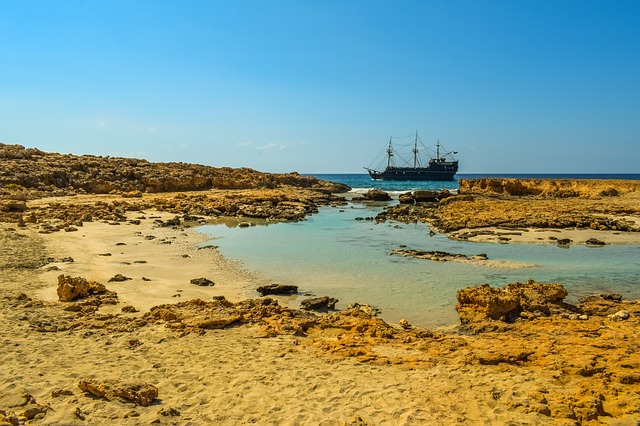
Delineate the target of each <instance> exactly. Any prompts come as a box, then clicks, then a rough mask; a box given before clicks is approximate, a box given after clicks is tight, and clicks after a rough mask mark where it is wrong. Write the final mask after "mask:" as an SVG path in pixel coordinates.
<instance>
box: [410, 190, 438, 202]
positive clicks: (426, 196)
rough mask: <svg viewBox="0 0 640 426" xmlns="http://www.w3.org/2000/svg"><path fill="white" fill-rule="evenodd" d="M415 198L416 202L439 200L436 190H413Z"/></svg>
mask: <svg viewBox="0 0 640 426" xmlns="http://www.w3.org/2000/svg"><path fill="white" fill-rule="evenodd" d="M413 199H414V200H415V201H416V203H435V202H437V201H439V199H438V193H437V192H435V191H413Z"/></svg>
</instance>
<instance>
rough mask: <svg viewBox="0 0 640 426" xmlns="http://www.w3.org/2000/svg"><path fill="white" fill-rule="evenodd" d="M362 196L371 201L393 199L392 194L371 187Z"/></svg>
mask: <svg viewBox="0 0 640 426" xmlns="http://www.w3.org/2000/svg"><path fill="white" fill-rule="evenodd" d="M362 197H363V198H364V199H366V200H371V201H389V200H391V196H390V195H389V194H388V193H386V192H384V191H381V190H379V189H370V190H369V191H367V192H366V193H364V194H363V195H362Z"/></svg>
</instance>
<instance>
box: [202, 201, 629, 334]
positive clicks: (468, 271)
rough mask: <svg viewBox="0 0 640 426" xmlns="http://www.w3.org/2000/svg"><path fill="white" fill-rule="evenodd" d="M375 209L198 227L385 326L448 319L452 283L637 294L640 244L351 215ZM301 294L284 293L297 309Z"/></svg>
mask: <svg viewBox="0 0 640 426" xmlns="http://www.w3.org/2000/svg"><path fill="white" fill-rule="evenodd" d="M381 210H382V205H378V206H365V205H362V204H360V203H353V204H350V205H348V206H345V207H341V208H335V207H325V208H321V209H320V212H319V213H318V214H316V215H314V216H311V217H309V218H308V220H306V221H304V222H298V223H279V224H272V225H269V226H253V227H249V228H237V227H227V226H224V225H207V226H203V227H200V228H199V230H200V231H201V232H204V233H206V234H208V235H211V236H212V238H216V240H215V242H214V244H216V245H218V246H219V247H220V251H221V253H222V254H223V255H225V256H226V257H228V258H231V259H237V260H241V261H243V262H244V264H245V266H246V267H247V268H249V269H251V270H255V271H257V272H259V273H261V274H262V275H263V276H265V277H266V278H268V279H270V280H272V282H274V283H281V284H294V285H297V286H299V290H300V291H301V292H306V293H309V294H314V295H316V296H324V295H328V296H332V297H336V298H337V299H339V301H340V302H339V303H338V305H337V308H344V307H345V306H346V305H347V304H349V303H353V302H359V303H368V304H371V305H374V306H376V307H378V308H380V309H381V310H382V315H381V317H382V318H383V319H385V320H387V321H390V322H393V323H397V322H398V321H399V320H400V319H407V320H409V321H411V322H412V323H413V324H416V325H420V326H425V327H430V326H446V325H451V324H455V323H457V320H458V317H457V314H456V312H455V310H454V306H455V302H456V298H455V294H456V291H457V290H458V289H461V288H464V287H468V286H474V285H478V284H483V283H489V284H492V285H504V284H507V283H510V282H514V281H520V282H522V281H526V280H527V279H529V278H533V279H535V280H536V281H541V282H560V283H562V284H563V285H565V287H566V288H567V289H568V290H569V293H570V300H569V301H575V300H576V299H577V298H578V297H580V296H583V295H585V294H591V293H594V292H601V291H609V292H617V293H622V294H623V295H624V296H625V297H627V298H640V278H639V277H640V246H637V245H618V246H613V245H608V246H604V247H599V248H589V247H582V246H572V247H571V248H569V249H563V248H558V247H557V246H555V245H551V244H548V245H525V244H504V245H503V244H485V243H469V242H461V241H452V240H449V239H448V238H446V237H445V236H443V235H440V234H436V235H434V236H432V237H430V236H429V229H428V227H427V226H426V225H424V224H409V225H408V224H401V223H397V222H387V223H381V224H375V223H373V222H371V221H357V220H355V218H356V217H373V216H375V215H376V214H377V213H378V212H379V211H381ZM401 245H404V246H406V247H407V248H410V249H421V250H442V251H446V252H451V253H462V254H466V255H474V254H479V253H486V254H487V255H488V256H489V258H491V259H500V260H508V261H517V262H526V263H530V264H535V265H537V266H535V267H531V268H524V269H506V268H489V267H485V266H477V265H468V264H461V263H454V262H433V261H429V260H422V259H413V258H405V257H400V256H397V255H393V256H390V255H389V252H390V251H391V250H392V249H394V248H397V247H399V246H401ZM256 296H257V293H256ZM302 298H303V296H298V297H290V298H286V299H287V300H288V301H289V303H290V304H292V305H293V306H296V304H297V303H298V302H299V300H300V299H302Z"/></svg>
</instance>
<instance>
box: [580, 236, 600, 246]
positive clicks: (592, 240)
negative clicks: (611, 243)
mask: <svg viewBox="0 0 640 426" xmlns="http://www.w3.org/2000/svg"><path fill="white" fill-rule="evenodd" d="M585 244H586V245H588V246H603V245H605V242H604V241H600V240H598V239H596V238H589V239H588V240H587V241H585Z"/></svg>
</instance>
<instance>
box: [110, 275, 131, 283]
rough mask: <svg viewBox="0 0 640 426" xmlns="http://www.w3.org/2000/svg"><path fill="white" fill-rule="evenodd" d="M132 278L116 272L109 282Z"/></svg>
mask: <svg viewBox="0 0 640 426" xmlns="http://www.w3.org/2000/svg"><path fill="white" fill-rule="evenodd" d="M131 279H132V278H129V277H125V276H124V275H122V274H116V275H114V276H113V277H111V278H109V282H114V281H115V282H122V281H128V280H131Z"/></svg>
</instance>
